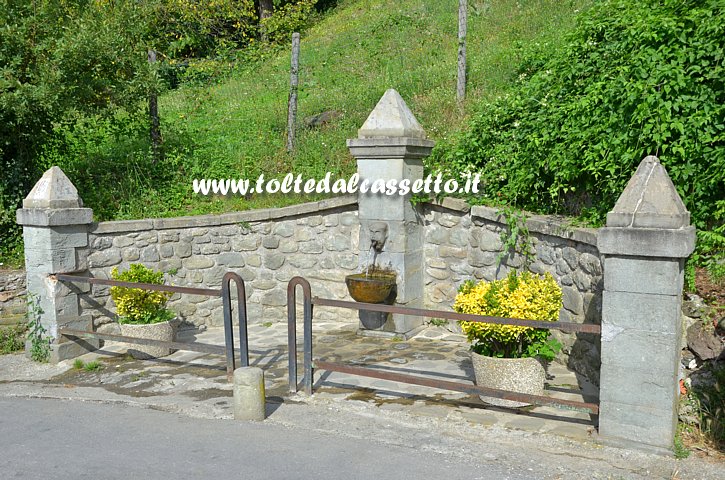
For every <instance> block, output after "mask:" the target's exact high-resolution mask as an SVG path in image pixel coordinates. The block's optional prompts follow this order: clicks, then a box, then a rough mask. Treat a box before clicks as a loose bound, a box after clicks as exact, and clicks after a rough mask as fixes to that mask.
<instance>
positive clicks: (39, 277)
mask: <svg viewBox="0 0 725 480" xmlns="http://www.w3.org/2000/svg"><path fill="white" fill-rule="evenodd" d="M82 207H83V202H82V201H81V199H80V197H79V196H78V191H77V190H76V188H75V187H74V186H73V184H72V183H71V182H70V180H69V179H68V177H66V176H65V174H64V173H63V171H62V170H61V169H60V168H58V167H52V168H50V169H49V170H48V171H46V172H45V173H44V174H43V177H42V178H41V179H40V180H38V183H36V184H35V186H34V187H33V189H32V190H31V191H30V193H29V194H28V196H27V197H26V198H25V200H23V208H21V209H19V210H18V211H17V222H18V224H20V225H22V226H23V242H24V244H25V270H26V275H27V291H28V294H29V295H31V296H33V297H36V300H37V301H38V302H39V306H40V309H41V310H42V313H41V314H40V319H41V324H42V325H43V327H44V328H45V330H46V331H47V335H49V336H50V337H51V338H52V339H53V341H52V344H51V352H50V361H51V362H59V361H61V360H65V359H68V358H73V357H76V356H78V355H82V354H83V353H86V352H87V351H88V350H92V349H95V348H98V340H87V341H83V342H78V343H76V342H73V341H70V340H68V339H65V338H59V336H58V328H59V327H62V326H68V327H69V328H75V329H80V330H90V329H92V325H93V322H92V319H91V316H90V315H82V316H81V315H79V300H78V293H80V292H87V291H89V288H90V285H88V284H81V283H79V284H75V285H72V286H70V285H68V284H65V283H63V282H58V281H56V280H52V279H50V278H49V275H52V274H56V273H78V272H85V271H87V268H88V267H87V263H88V262H87V258H88V226H89V224H90V223H91V221H92V220H93V210H91V209H90V208H82Z"/></svg>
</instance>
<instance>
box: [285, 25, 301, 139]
mask: <svg viewBox="0 0 725 480" xmlns="http://www.w3.org/2000/svg"><path fill="white" fill-rule="evenodd" d="M299 67H300V34H299V33H298V32H295V33H293V34H292V66H291V70H290V87H289V100H288V102H287V152H288V153H291V152H292V150H293V149H294V144H295V124H296V123H297V85H298V82H299Z"/></svg>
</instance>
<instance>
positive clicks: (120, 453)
mask: <svg viewBox="0 0 725 480" xmlns="http://www.w3.org/2000/svg"><path fill="white" fill-rule="evenodd" d="M527 473H528V475H527ZM530 473H531V472H522V473H521V472H512V471H510V470H508V469H507V468H506V467H504V466H497V465H496V464H495V463H491V464H476V463H466V462H462V461H461V460H460V458H451V457H449V456H445V455H443V454H438V453H434V452H429V451H426V452H423V451H420V450H416V449H412V448H408V447H404V446H391V445H382V444H379V443H377V442H375V441H373V440H371V439H356V438H348V437H341V436H334V435H327V434H322V433H319V432H310V431H306V430H303V429H297V428H287V427H284V426H281V425H274V424H269V423H246V422H236V421H232V420H204V419H195V418H188V417H183V416H179V415H176V414H170V413H165V412H160V411H155V410H148V409H143V408H135V407H129V406H124V405H109V404H103V403H89V402H78V401H61V400H40V399H26V398H4V399H0V478H3V479H8V480H10V479H17V478H23V479H33V480H42V479H53V480H64V479H68V480H71V479H72V480H77V479H85V478H89V479H94V480H105V479H124V480H127V479H149V480H152V479H174V480H179V479H187V478H189V479H192V478H193V479H207V478H209V479H211V478H215V479H216V478H219V479H316V480H317V479H328V478H329V479H335V480H341V479H344V480H352V479H375V480H385V479H396V480H400V479H407V478H411V479H428V478H432V479H446V480H456V479H497V480H503V479H516V480H518V479H531V478H534V477H532V476H531V475H530Z"/></svg>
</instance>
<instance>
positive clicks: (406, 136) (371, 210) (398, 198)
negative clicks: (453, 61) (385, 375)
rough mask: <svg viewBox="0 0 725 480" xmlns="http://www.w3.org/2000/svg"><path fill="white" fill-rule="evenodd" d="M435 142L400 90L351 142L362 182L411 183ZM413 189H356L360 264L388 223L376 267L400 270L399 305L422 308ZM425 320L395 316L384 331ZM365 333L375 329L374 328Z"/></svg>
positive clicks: (411, 329)
mask: <svg viewBox="0 0 725 480" xmlns="http://www.w3.org/2000/svg"><path fill="white" fill-rule="evenodd" d="M434 145H435V142H433V141H431V140H428V139H426V135H425V131H424V130H423V128H422V127H421V126H420V124H419V123H418V121H417V120H416V118H415V116H414V115H413V113H412V112H411V111H410V109H409V108H408V106H407V105H406V104H405V101H403V99H402V98H401V96H400V94H399V93H398V92H397V91H395V90H393V89H390V90H388V91H386V92H385V94H384V95H383V97H382V98H381V99H380V101H379V102H378V104H377V105H376V106H375V108H374V109H373V111H372V112H371V113H370V115H369V116H368V118H367V120H366V121H365V123H364V124H363V126H362V127H361V128H360V129H359V130H358V138H356V139H350V140H348V141H347V146H348V148H349V149H350V153H351V154H352V156H353V157H355V159H356V160H357V171H358V174H359V176H360V179H359V181H360V185H362V184H363V183H364V182H368V185H370V186H372V185H373V184H374V183H375V181H378V182H386V183H387V182H389V181H393V180H394V181H395V182H396V185H400V182H401V181H402V180H408V181H409V182H410V184H409V185H411V186H412V183H413V182H414V181H415V180H420V179H422V178H423V159H424V158H425V157H427V156H428V155H430V152H431V150H432V149H433V146H434ZM410 198H411V194H410V193H408V194H406V195H399V194H397V193H396V194H394V195H385V194H382V193H371V192H368V193H364V192H362V191H361V190H360V191H359V192H358V205H359V218H360V234H359V253H360V255H359V258H360V268H361V270H364V269H365V268H367V267H368V263H367V262H372V259H373V257H374V255H373V253H372V252H371V229H372V231H373V233H372V235H373V236H374V235H375V231H376V230H380V224H381V223H385V224H386V225H387V240H386V241H385V244H384V245H383V247H382V251H381V252H380V253H379V254H378V255H377V256H376V258H375V260H376V265H377V266H378V267H383V268H390V269H392V270H394V271H395V272H396V273H397V281H398V283H397V298H396V300H395V304H397V305H403V306H408V307H416V308H422V305H423V261H424V257H423V225H422V221H421V218H420V216H419V215H418V213H417V212H416V210H415V209H414V207H413V206H412V204H411V203H410ZM422 325H423V320H422V318H420V317H412V316H403V315H398V314H395V315H392V316H391V318H390V319H389V320H388V321H387V322H386V323H385V324H384V325H383V327H382V332H379V333H378V334H381V335H383V336H394V335H402V336H404V337H406V338H407V337H410V336H412V335H414V334H415V333H416V331H417V330H418V329H419V328H420V327H421V326H422ZM363 333H368V334H371V333H373V331H367V332H363Z"/></svg>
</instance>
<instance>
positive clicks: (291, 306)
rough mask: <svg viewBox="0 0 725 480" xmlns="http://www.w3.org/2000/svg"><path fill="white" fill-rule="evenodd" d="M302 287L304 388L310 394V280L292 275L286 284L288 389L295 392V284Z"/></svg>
mask: <svg viewBox="0 0 725 480" xmlns="http://www.w3.org/2000/svg"><path fill="white" fill-rule="evenodd" d="M298 285H299V286H301V287H302V295H303V300H302V302H303V304H302V312H303V322H304V323H303V329H304V352H303V357H304V358H303V362H304V375H305V376H304V379H303V380H304V389H305V393H306V394H307V395H312V377H313V365H312V289H311V288H310V282H308V281H307V280H305V279H304V278H302V277H293V278H292V279H291V280H290V281H289V283H288V284H287V344H288V345H289V359H288V368H287V373H288V375H289V391H290V392H292V393H294V392H297V286H298Z"/></svg>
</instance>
